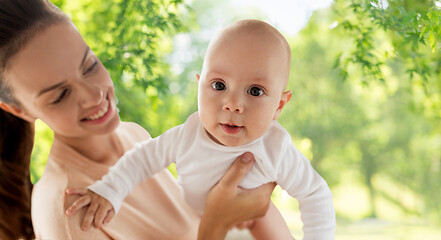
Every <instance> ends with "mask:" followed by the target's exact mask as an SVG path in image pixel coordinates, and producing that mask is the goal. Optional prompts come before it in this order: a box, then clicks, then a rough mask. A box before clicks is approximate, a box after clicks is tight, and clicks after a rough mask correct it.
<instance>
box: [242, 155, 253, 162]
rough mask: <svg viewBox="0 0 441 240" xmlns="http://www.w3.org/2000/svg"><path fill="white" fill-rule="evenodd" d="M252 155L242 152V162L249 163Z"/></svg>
mask: <svg viewBox="0 0 441 240" xmlns="http://www.w3.org/2000/svg"><path fill="white" fill-rule="evenodd" d="M251 159H252V157H251V154H250V153H244V154H243V155H242V162H244V163H249V162H250V161H251Z"/></svg>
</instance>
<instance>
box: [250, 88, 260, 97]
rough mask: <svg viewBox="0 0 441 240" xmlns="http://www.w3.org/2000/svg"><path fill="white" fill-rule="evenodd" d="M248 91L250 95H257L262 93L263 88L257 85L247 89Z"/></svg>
mask: <svg viewBox="0 0 441 240" xmlns="http://www.w3.org/2000/svg"><path fill="white" fill-rule="evenodd" d="M248 93H249V94H251V95H252V96H255V97H258V96H260V95H262V94H263V90H262V89H260V88H258V87H251V88H250V89H249V90H248Z"/></svg>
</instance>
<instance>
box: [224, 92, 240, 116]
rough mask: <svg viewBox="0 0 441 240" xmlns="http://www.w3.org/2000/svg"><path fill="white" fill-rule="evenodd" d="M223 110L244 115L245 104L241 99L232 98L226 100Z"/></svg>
mask: <svg viewBox="0 0 441 240" xmlns="http://www.w3.org/2000/svg"><path fill="white" fill-rule="evenodd" d="M223 109H224V111H231V112H235V113H242V112H243V104H242V102H241V100H240V98H239V97H236V96H231V97H228V98H227V99H226V101H225V103H224V107H223Z"/></svg>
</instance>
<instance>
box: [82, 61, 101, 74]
mask: <svg viewBox="0 0 441 240" xmlns="http://www.w3.org/2000/svg"><path fill="white" fill-rule="evenodd" d="M97 64H98V61H95V62H94V63H93V64H92V65H90V67H88V68H87V69H86V71H84V73H83V74H84V75H86V74H88V73H90V72H92V71H93V69H95V67H96V65H97Z"/></svg>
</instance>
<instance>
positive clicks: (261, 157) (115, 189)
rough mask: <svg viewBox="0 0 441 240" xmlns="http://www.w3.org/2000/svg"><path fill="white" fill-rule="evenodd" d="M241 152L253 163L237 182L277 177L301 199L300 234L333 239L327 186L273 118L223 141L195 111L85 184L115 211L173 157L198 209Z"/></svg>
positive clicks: (248, 183)
mask: <svg viewBox="0 0 441 240" xmlns="http://www.w3.org/2000/svg"><path fill="white" fill-rule="evenodd" d="M244 152H251V153H252V154H253V155H254V158H255V163H254V164H253V167H252V169H251V170H250V172H249V173H248V174H247V175H246V176H245V178H244V179H243V180H242V182H241V183H240V186H241V187H244V188H256V187H258V186H260V185H262V184H265V183H268V182H277V184H278V185H280V186H281V187H282V188H283V189H284V190H286V191H287V192H288V194H289V195H291V196H292V197H294V198H296V199H297V200H298V201H299V208H300V213H301V219H302V222H303V232H304V238H303V239H314V240H315V239H334V229H335V212H334V206H333V202H332V194H331V191H330V190H329V188H328V185H327V183H326V182H325V181H324V180H323V178H322V177H321V176H320V175H319V174H318V173H317V172H316V171H315V170H314V169H313V168H312V166H311V164H310V161H309V160H308V159H307V158H306V157H305V156H304V155H303V154H302V153H301V152H300V151H299V150H298V149H297V148H296V147H295V146H294V145H293V143H292V140H291V136H290V135H289V133H288V132H287V131H286V130H285V129H284V128H283V127H282V126H281V125H280V124H279V123H278V122H277V121H274V123H273V124H272V125H271V127H270V129H269V130H268V131H267V132H266V133H265V134H264V135H263V136H262V137H260V138H258V139H256V140H254V141H253V142H251V143H248V144H245V145H242V146H238V147H227V146H222V145H220V144H218V143H216V142H214V141H213V140H212V139H211V138H210V137H209V136H208V133H207V132H206V130H205V129H204V128H203V126H202V124H201V122H200V118H199V114H198V113H197V112H196V113H194V114H192V115H191V116H190V117H189V118H188V119H187V121H186V122H185V123H184V124H182V125H179V126H177V127H174V128H172V129H170V130H168V131H166V132H165V133H163V134H162V135H161V136H159V137H157V138H154V139H151V140H147V141H144V142H141V143H138V144H137V145H136V146H135V148H133V149H132V150H130V151H128V152H126V154H124V156H123V157H122V158H121V159H120V160H119V161H118V163H117V164H116V165H115V166H114V167H112V168H110V170H109V173H108V174H107V175H106V176H104V177H103V179H102V180H101V181H98V182H96V183H95V184H94V185H92V186H90V187H89V189H91V190H92V191H94V192H96V193H98V194H99V195H101V196H103V197H105V198H106V199H107V200H109V201H110V202H111V203H112V205H113V207H114V210H115V212H117V211H118V210H119V208H120V206H121V203H122V201H123V200H124V198H125V197H126V196H127V195H128V194H129V193H130V192H131V191H132V189H133V188H134V187H135V186H136V185H137V184H138V183H139V182H141V181H142V180H144V179H145V178H146V177H149V176H152V175H153V174H155V173H157V172H159V171H161V170H163V169H164V168H166V167H168V166H169V165H170V164H171V163H173V162H174V163H176V170H177V172H178V181H179V182H180V184H181V185H182V187H183V189H184V194H185V199H186V200H187V202H188V204H189V205H190V206H191V207H193V208H194V209H195V210H196V211H197V212H198V213H200V214H202V212H203V210H204V207H205V198H206V196H207V193H208V191H209V190H210V189H211V188H212V187H213V186H214V185H215V184H216V183H217V182H218V181H219V179H220V178H221V177H222V176H223V175H224V174H225V172H226V171H227V169H228V168H229V167H230V166H231V164H232V163H233V162H234V160H235V159H236V158H237V157H238V156H240V155H241V154H243V153H244ZM146 204H148V203H146Z"/></svg>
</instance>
